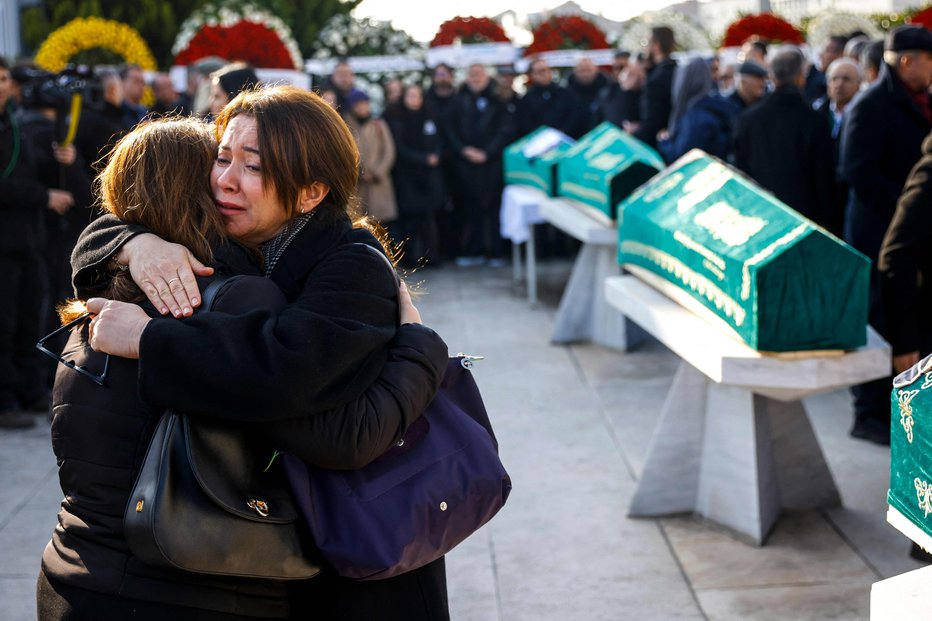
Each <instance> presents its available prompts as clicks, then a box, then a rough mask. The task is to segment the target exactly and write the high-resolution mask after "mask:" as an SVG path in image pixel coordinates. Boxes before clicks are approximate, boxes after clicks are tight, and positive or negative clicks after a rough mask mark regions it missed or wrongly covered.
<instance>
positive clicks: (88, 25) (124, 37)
mask: <svg viewBox="0 0 932 621" xmlns="http://www.w3.org/2000/svg"><path fill="white" fill-rule="evenodd" d="M95 47H100V48H104V49H106V50H109V51H111V52H113V53H114V54H117V55H118V56H120V57H122V58H123V60H124V61H126V62H127V63H128V64H134V65H139V66H140V67H141V68H142V69H143V70H144V71H155V70H156V69H158V64H157V63H156V62H155V57H154V56H153V55H152V52H151V51H150V50H149V46H148V45H146V42H145V40H144V39H143V38H142V37H141V36H140V35H139V32H138V31H137V30H136V29H135V28H133V27H132V26H129V25H127V24H124V23H122V22H116V21H113V20H109V19H102V18H100V17H76V18H75V19H73V20H71V21H70V22H68V23H67V24H65V25H64V26H62V27H61V28H58V29H56V30H54V31H53V32H52V33H51V34H50V35H49V36H48V38H47V39H46V40H45V41H43V42H42V45H41V46H40V47H39V51H38V52H36V58H35V62H36V65H38V66H39V67H41V68H43V69H45V70H47V71H52V72H54V73H58V72H59V71H61V70H62V69H64V68H65V67H66V66H67V65H68V63H69V62H70V61H71V59H72V58H74V57H75V56H76V55H77V54H78V53H80V52H83V51H85V50H90V49H93V48H95ZM154 103H155V96H154V95H153V94H152V89H150V88H149V87H148V86H147V87H146V90H145V92H144V93H143V96H142V104H143V105H145V106H151V105H152V104H154Z"/></svg>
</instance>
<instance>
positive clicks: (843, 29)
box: [806, 11, 882, 47]
mask: <svg viewBox="0 0 932 621" xmlns="http://www.w3.org/2000/svg"><path fill="white" fill-rule="evenodd" d="M857 31H861V32H863V33H864V34H866V35H867V36H868V37H870V38H872V39H879V38H880V37H881V36H882V33H881V32H880V29H879V28H878V27H877V26H876V25H875V24H874V22H873V21H872V20H871V19H870V18H869V17H866V16H864V15H856V14H854V13H848V12H844V11H825V12H823V13H820V14H818V15H816V16H814V17H813V18H812V19H811V20H809V23H808V24H807V25H806V39H807V40H808V42H809V45H811V46H813V47H818V46H820V45H822V44H823V43H825V42H826V41H828V39H829V37H833V36H837V35H843V36H848V35H850V34H851V33H852V32H857Z"/></svg>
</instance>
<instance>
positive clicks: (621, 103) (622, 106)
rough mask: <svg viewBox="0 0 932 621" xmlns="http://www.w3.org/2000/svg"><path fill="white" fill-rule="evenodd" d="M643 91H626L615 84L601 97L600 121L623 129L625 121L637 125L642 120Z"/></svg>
mask: <svg viewBox="0 0 932 621" xmlns="http://www.w3.org/2000/svg"><path fill="white" fill-rule="evenodd" d="M640 108H641V91H624V90H622V89H621V86H620V85H619V84H618V83H617V82H615V83H612V84H609V85H608V88H606V89H605V90H604V91H602V94H601V95H599V121H600V122H601V121H610V122H611V123H614V124H615V125H617V126H618V127H622V126H623V125H624V122H625V121H631V122H633V123H637V122H638V119H640V118H641V109H640Z"/></svg>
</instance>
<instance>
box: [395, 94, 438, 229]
mask: <svg viewBox="0 0 932 621" xmlns="http://www.w3.org/2000/svg"><path fill="white" fill-rule="evenodd" d="M388 126H389V127H390V128H391V130H392V137H393V138H394V139H395V152H396V153H397V157H396V159H395V167H394V168H393V169H392V179H393V182H394V185H395V194H396V195H397V197H398V211H399V212H400V213H401V214H402V215H404V214H415V213H425V212H428V211H436V210H438V209H440V208H441V207H442V206H443V197H444V194H443V176H442V174H441V171H440V167H439V165H438V166H428V165H427V157H428V156H430V155H436V156H437V157H438V158H439V157H440V154H441V151H442V150H443V141H442V139H441V137H440V128H439V127H438V125H437V122H436V121H435V120H434V117H433V115H432V114H431V113H430V112H429V111H428V110H427V109H425V108H423V107H422V108H421V109H420V110H418V111H417V112H414V111H411V110H408V109H406V108H403V109H401V110H400V111H399V113H398V114H397V115H396V116H395V117H394V118H392V119H390V120H389V122H388Z"/></svg>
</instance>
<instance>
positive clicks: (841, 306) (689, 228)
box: [618, 150, 870, 352]
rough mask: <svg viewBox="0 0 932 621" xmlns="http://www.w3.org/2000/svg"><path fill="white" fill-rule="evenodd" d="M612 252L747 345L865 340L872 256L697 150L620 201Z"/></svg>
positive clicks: (775, 347)
mask: <svg viewBox="0 0 932 621" xmlns="http://www.w3.org/2000/svg"><path fill="white" fill-rule="evenodd" d="M618 231H619V249H618V261H619V263H623V264H632V265H636V266H639V267H641V268H644V269H646V270H649V271H651V272H653V273H654V274H657V275H658V276H660V277H662V278H664V279H666V280H667V281H669V282H671V283H673V284H674V285H676V286H677V287H679V288H680V289H681V290H683V291H685V292H686V293H688V294H689V295H691V296H692V297H693V298H694V299H696V300H698V301H699V302H700V303H701V304H702V305H703V306H705V307H706V308H707V309H708V310H710V311H712V313H713V314H715V315H716V316H718V318H719V319H721V320H722V321H724V322H725V324H726V325H727V326H729V327H730V328H731V329H732V330H733V331H734V332H735V333H737V336H738V337H739V338H740V339H741V340H743V341H744V342H745V343H747V344H748V345H749V346H751V347H752V348H754V349H757V350H761V351H773V352H786V351H803V350H834V349H854V348H857V347H860V346H862V345H864V344H865V343H866V342H867V293H868V282H869V268H870V262H869V261H868V259H867V258H866V257H864V255H862V254H860V253H859V252H857V251H856V250H854V249H853V248H851V247H850V246H848V245H846V244H845V243H844V242H842V241H841V240H839V239H837V238H836V237H834V236H832V235H831V234H830V233H828V232H827V231H825V230H824V229H822V228H820V227H818V226H817V225H815V224H813V223H812V222H810V221H809V220H807V219H806V218H804V217H802V216H801V215H799V214H798V213H797V212H795V211H793V210H792V209H790V208H789V207H787V206H786V205H784V204H783V203H781V202H780V201H779V200H777V199H776V198H775V197H774V196H772V195H771V194H769V193H768V192H765V191H764V190H762V189H761V188H759V187H758V186H756V185H755V184H754V183H753V182H751V181H749V180H748V179H746V178H745V177H743V176H741V175H740V174H739V173H737V172H735V171H734V170H732V169H731V168H729V167H728V166H727V165H725V164H723V163H722V162H720V161H719V160H716V159H715V158H712V157H709V156H708V155H706V154H705V153H703V152H702V151H698V150H694V151H691V152H690V153H687V154H686V155H684V156H683V157H682V158H680V159H679V160H678V161H677V162H675V163H674V164H673V165H672V166H671V167H670V168H668V169H667V170H665V171H664V172H663V173H662V174H660V175H658V176H656V177H654V178H653V179H652V180H651V181H650V183H647V184H645V185H644V186H642V187H640V188H639V189H638V190H637V191H635V192H634V193H633V194H632V195H631V196H630V197H629V198H628V199H627V200H626V201H625V202H624V203H622V204H621V205H620V206H619V212H618Z"/></svg>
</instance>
